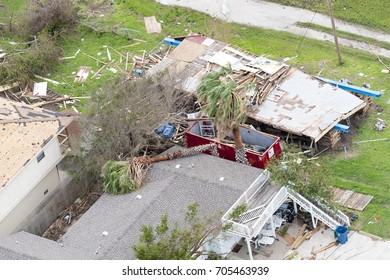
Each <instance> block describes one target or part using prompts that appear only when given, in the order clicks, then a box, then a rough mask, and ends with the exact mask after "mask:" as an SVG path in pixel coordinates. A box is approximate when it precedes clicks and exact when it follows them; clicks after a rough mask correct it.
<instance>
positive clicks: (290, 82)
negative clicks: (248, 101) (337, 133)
mask: <svg viewBox="0 0 390 280" xmlns="http://www.w3.org/2000/svg"><path fill="white" fill-rule="evenodd" d="M364 106H365V102H364V101H363V100H361V99H360V98H358V97H356V96H355V95H353V94H350V93H348V92H346V91H344V90H342V89H340V88H334V87H332V86H331V85H329V84H326V83H322V82H320V81H318V80H317V79H315V78H314V77H312V76H310V75H307V74H305V73H303V72H301V71H298V70H295V71H293V73H291V74H290V75H289V76H288V77H287V78H286V79H285V80H284V81H283V83H281V84H280V86H279V87H278V88H276V89H274V90H273V91H272V92H271V93H270V94H269V95H268V96H267V97H266V98H265V100H264V102H263V103H262V104H260V105H257V106H253V107H252V108H251V110H250V112H249V114H248V116H249V117H251V118H253V119H255V120H258V121H260V122H262V123H265V124H267V125H270V126H273V127H275V128H278V129H280V130H284V131H288V132H291V133H294V134H296V135H304V136H307V137H309V138H311V139H314V140H315V142H317V141H318V140H319V139H321V138H322V136H324V135H325V134H326V133H327V132H328V131H329V130H331V129H332V128H333V127H334V126H335V125H336V124H337V123H338V122H340V121H342V120H344V119H346V118H348V117H350V116H351V115H353V114H354V113H356V112H357V111H359V110H360V109H362V108H363V107H364Z"/></svg>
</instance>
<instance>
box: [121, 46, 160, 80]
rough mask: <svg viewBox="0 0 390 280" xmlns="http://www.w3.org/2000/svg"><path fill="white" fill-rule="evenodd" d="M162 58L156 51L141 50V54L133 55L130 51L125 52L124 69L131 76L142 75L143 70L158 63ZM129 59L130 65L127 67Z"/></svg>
mask: <svg viewBox="0 0 390 280" xmlns="http://www.w3.org/2000/svg"><path fill="white" fill-rule="evenodd" d="M162 59H163V58H162V57H161V56H160V55H158V54H156V53H147V52H146V51H143V54H142V56H141V55H135V54H131V53H126V69H125V70H126V71H129V72H130V75H131V76H132V77H140V76H143V74H144V72H146V71H147V70H148V69H150V68H152V67H153V65H155V64H157V63H159V62H160V61H161V60H162ZM129 60H132V66H131V68H129V66H128V64H129V63H131V62H129Z"/></svg>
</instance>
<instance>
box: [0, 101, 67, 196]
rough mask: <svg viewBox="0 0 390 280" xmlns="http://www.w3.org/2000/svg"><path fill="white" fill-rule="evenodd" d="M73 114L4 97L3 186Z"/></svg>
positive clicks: (0, 134) (0, 105)
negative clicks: (69, 114)
mask: <svg viewBox="0 0 390 280" xmlns="http://www.w3.org/2000/svg"><path fill="white" fill-rule="evenodd" d="M72 120H73V118H72V117H70V116H68V115H65V114H60V113H56V112H53V111H49V110H45V109H41V108H37V107H34V106H30V105H27V104H23V103H19V102H14V101H10V100H7V99H5V98H0V162H1V164H2V167H1V168H0V188H1V187H2V186H4V185H5V184H6V183H7V182H8V181H9V180H10V179H11V178H12V177H13V176H15V175H16V173H17V172H18V171H19V170H20V169H21V168H22V167H23V166H24V165H25V163H26V162H27V161H28V160H30V159H31V158H32V157H33V156H34V155H35V154H36V153H38V152H39V151H40V150H41V149H42V148H43V146H44V145H45V143H46V142H47V141H48V140H49V139H50V138H51V137H53V136H54V135H56V134H57V133H58V132H59V131H60V130H62V129H63V128H64V127H66V126H67V125H69V123H71V121H72Z"/></svg>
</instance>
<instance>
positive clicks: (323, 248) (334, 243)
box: [311, 241, 339, 255]
mask: <svg viewBox="0 0 390 280" xmlns="http://www.w3.org/2000/svg"><path fill="white" fill-rule="evenodd" d="M337 245H339V242H337V241H334V242H331V243H329V244H328V245H326V246H324V247H322V248H320V249H317V250H313V251H312V252H311V253H312V254H313V255H317V254H318V253H321V252H323V251H326V250H328V249H330V248H332V247H334V246H337Z"/></svg>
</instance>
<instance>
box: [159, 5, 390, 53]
mask: <svg viewBox="0 0 390 280" xmlns="http://www.w3.org/2000/svg"><path fill="white" fill-rule="evenodd" d="M156 1H157V2H160V3H162V4H164V5H178V6H182V7H188V8H191V9H194V10H197V11H200V12H204V13H207V14H209V15H211V16H213V17H217V18H220V19H223V20H225V21H228V22H229V21H231V22H237V23H242V24H247V25H252V26H258V27H262V28H267V29H274V30H283V31H287V32H291V33H294V34H296V35H300V36H306V37H308V38H313V39H318V40H324V41H329V42H334V39H333V36H330V35H329V34H326V33H323V32H319V31H315V30H311V29H307V28H303V27H299V26H296V24H295V23H296V22H298V21H301V22H313V23H315V24H319V25H322V26H326V27H331V20H330V18H329V17H328V16H325V15H322V14H316V13H314V12H312V11H309V10H304V9H299V8H294V7H288V6H282V5H278V4H274V3H269V2H265V1H260V0H214V1H210V0H156ZM336 27H337V29H339V30H343V31H347V32H349V33H353V34H357V35H362V36H365V37H370V38H374V39H377V40H380V41H386V42H390V34H385V33H381V32H377V31H373V30H369V29H367V28H365V27H363V26H358V25H356V24H349V23H346V22H344V21H341V20H336ZM305 33H306V35H305ZM339 43H340V44H342V45H346V46H349V47H353V48H356V49H360V50H364V51H369V52H371V53H372V52H374V53H375V54H377V55H380V56H384V57H388V58H390V50H387V49H383V48H378V47H374V46H368V45H367V44H366V43H362V42H357V41H353V40H347V39H343V38H339ZM370 47H371V48H370Z"/></svg>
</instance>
